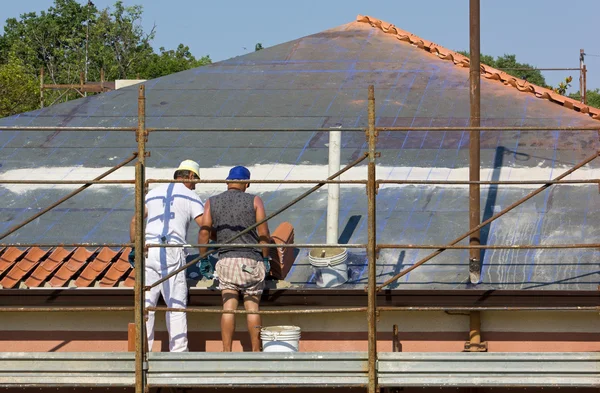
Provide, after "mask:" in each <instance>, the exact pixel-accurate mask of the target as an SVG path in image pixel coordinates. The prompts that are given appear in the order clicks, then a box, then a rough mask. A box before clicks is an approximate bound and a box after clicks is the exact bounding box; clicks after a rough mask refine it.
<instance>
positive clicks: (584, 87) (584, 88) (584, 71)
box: [583, 64, 587, 105]
mask: <svg viewBox="0 0 600 393" xmlns="http://www.w3.org/2000/svg"><path fill="white" fill-rule="evenodd" d="M583 103H584V104H585V105H587V67H586V66H585V64H584V65H583Z"/></svg>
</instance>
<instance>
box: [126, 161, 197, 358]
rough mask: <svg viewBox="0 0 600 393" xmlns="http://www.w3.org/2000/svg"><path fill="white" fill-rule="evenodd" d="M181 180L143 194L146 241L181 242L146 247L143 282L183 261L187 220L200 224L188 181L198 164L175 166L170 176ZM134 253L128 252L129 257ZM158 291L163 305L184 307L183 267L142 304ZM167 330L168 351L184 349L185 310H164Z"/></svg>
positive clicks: (151, 322) (150, 325)
mask: <svg viewBox="0 0 600 393" xmlns="http://www.w3.org/2000/svg"><path fill="white" fill-rule="evenodd" d="M173 178H174V179H176V180H182V181H183V182H182V183H168V184H163V185H161V186H159V187H156V188H154V189H152V190H150V192H148V194H147V195H146V209H145V217H146V244H181V245H182V247H150V248H149V249H148V254H147V256H146V270H145V273H146V279H145V283H146V285H152V284H154V283H155V282H156V281H158V280H159V279H161V278H162V277H165V276H166V275H168V274H169V273H171V272H173V271H175V270H176V269H178V268H180V267H181V266H183V265H184V264H185V257H186V255H185V250H184V248H183V245H184V244H186V235H187V230H188V226H189V224H190V222H191V221H192V220H195V221H196V223H197V224H198V226H200V222H201V216H202V214H203V213H204V204H203V203H202V200H201V199H200V197H199V196H198V195H196V193H195V192H194V191H193V190H194V189H195V188H196V183H192V182H190V180H197V179H200V167H199V165H198V164H197V163H196V162H195V161H192V160H185V161H183V162H182V163H181V165H179V168H177V170H176V171H175V174H174V176H173ZM134 229H135V216H134V218H133V219H132V220H131V226H130V230H129V234H130V237H131V241H132V242H133V239H134V238H135V230H134ZM132 258H134V255H133V254H132V255H130V260H131V259H132ZM160 294H162V296H163V299H164V300H165V303H166V304H167V307H172V308H186V306H187V294H188V287H187V281H186V277H185V270H184V271H181V272H179V273H177V274H176V275H174V276H173V277H171V278H169V279H168V280H167V281H165V282H163V283H162V284H160V285H158V286H156V287H153V288H152V289H151V290H150V291H146V302H145V303H146V307H154V306H156V304H157V302H158V297H159V295H160ZM166 317H167V330H168V332H169V350H170V351H171V352H186V351H187V350H188V340H187V317H186V313H185V312H167V315H166ZM146 331H147V333H148V348H149V349H150V350H151V349H152V344H153V342H154V311H150V312H148V321H147V322H146Z"/></svg>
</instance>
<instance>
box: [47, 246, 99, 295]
mask: <svg viewBox="0 0 600 393" xmlns="http://www.w3.org/2000/svg"><path fill="white" fill-rule="evenodd" d="M95 252H96V250H94V251H89V250H88V249H86V248H85V247H78V248H77V250H76V251H75V252H74V253H73V255H71V257H70V258H69V259H68V260H67V261H66V262H65V263H64V264H63V265H62V266H61V267H60V268H59V269H58V271H57V272H56V273H54V276H52V278H51V279H50V281H48V283H49V284H50V286H53V287H62V286H65V284H67V283H68V282H69V280H70V279H71V278H72V277H73V276H74V275H75V274H77V272H78V271H79V270H81V268H82V267H83V266H84V265H85V263H86V262H87V260H88V259H90V258H91V256H92V255H94V253H95Z"/></svg>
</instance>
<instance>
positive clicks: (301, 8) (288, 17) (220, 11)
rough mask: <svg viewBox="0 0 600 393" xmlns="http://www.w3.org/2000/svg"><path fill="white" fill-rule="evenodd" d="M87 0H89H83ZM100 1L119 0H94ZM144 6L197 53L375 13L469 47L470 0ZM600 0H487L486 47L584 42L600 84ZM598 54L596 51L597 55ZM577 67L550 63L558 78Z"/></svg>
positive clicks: (553, 51)
mask: <svg viewBox="0 0 600 393" xmlns="http://www.w3.org/2000/svg"><path fill="white" fill-rule="evenodd" d="M79 1H80V3H85V2H86V0H79ZM93 2H94V3H95V4H96V6H97V7H98V8H104V7H106V6H109V5H112V4H114V2H115V1H114V0H93ZM53 3H54V2H53V0H20V1H3V2H2V12H1V15H0V22H1V23H2V24H4V21H5V20H6V18H9V17H17V16H18V15H20V14H22V13H24V12H30V11H36V12H39V11H41V10H46V9H48V8H49V7H50V6H51V5H52V4H53ZM123 3H124V4H125V5H133V4H142V5H143V6H144V26H146V27H147V28H150V27H151V26H152V24H156V26H157V34H156V39H155V40H154V47H155V48H159V47H160V46H164V47H165V48H168V49H172V48H175V47H176V46H177V45H178V44H179V43H184V44H186V45H188V46H189V47H190V49H191V51H192V53H193V54H194V55H195V56H196V57H200V56H202V55H210V57H211V58H212V59H213V61H219V60H224V59H227V58H230V57H233V56H238V55H242V54H245V53H248V52H249V51H252V50H254V45H255V44H256V43H257V42H261V43H262V44H263V46H265V47H268V46H272V45H276V44H279V43H283V42H287V41H290V40H293V39H296V38H300V37H303V36H306V35H310V34H313V33H318V32H320V31H323V30H327V29H329V28H332V27H335V26H339V25H342V24H345V23H348V22H351V21H353V20H355V18H356V15H357V14H363V15H369V16H373V17H376V18H379V19H381V20H384V21H386V22H389V23H393V24H394V25H396V26H398V27H399V28H401V29H404V30H408V31H410V32H412V33H414V34H416V35H418V36H421V37H422V38H424V39H427V40H430V41H433V42H435V43H437V44H440V45H442V46H445V47H447V48H449V49H454V50H463V49H468V47H469V14H468V8H469V1H468V0H410V1H409V0H393V1H392V0H390V1H377V0H371V1H370V2H367V1H365V0H321V1H314V0H304V1H295V2H291V1H285V0H253V1H247V0H229V1H204V0H170V1H167V0H124V1H123ZM598 15H600V1H598V0H576V1H572V2H564V1H559V0H519V1H517V0H496V1H494V0H481V50H482V52H483V53H485V54H490V55H494V56H498V55H503V54H505V53H514V54H516V55H517V59H518V60H519V61H521V62H526V63H530V64H532V65H534V66H537V67H543V68H559V67H561V68H562V67H578V66H579V50H580V49H581V48H584V49H585V51H586V53H588V54H589V55H590V56H587V57H586V64H587V68H588V89H594V88H600V44H599V40H598V39H597V24H598V17H597V16H598ZM592 55H596V56H592ZM569 75H572V76H573V88H571V89H570V91H576V90H578V88H579V82H578V79H579V72H578V71H560V72H558V71H548V72H545V73H544V76H545V77H546V81H547V82H548V83H550V84H552V85H557V84H558V82H560V81H561V80H563V79H564V78H565V77H567V76H569Z"/></svg>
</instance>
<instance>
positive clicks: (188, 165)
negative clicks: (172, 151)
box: [177, 160, 200, 177]
mask: <svg viewBox="0 0 600 393" xmlns="http://www.w3.org/2000/svg"><path fill="white" fill-rule="evenodd" d="M177 170H178V171H191V172H194V173H195V174H196V176H198V177H200V165H198V163H197V162H196V161H192V160H185V161H181V164H179V168H177Z"/></svg>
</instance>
